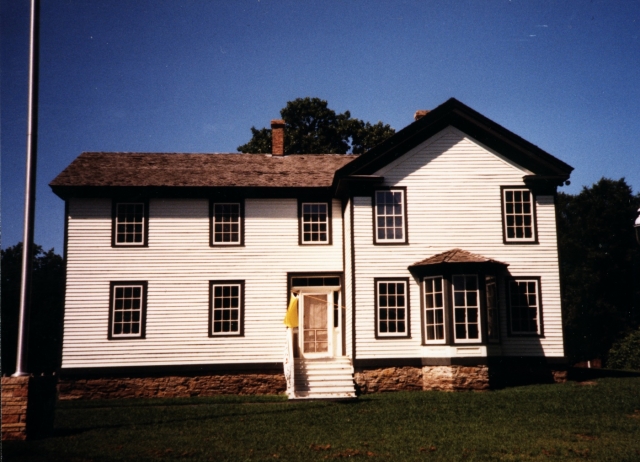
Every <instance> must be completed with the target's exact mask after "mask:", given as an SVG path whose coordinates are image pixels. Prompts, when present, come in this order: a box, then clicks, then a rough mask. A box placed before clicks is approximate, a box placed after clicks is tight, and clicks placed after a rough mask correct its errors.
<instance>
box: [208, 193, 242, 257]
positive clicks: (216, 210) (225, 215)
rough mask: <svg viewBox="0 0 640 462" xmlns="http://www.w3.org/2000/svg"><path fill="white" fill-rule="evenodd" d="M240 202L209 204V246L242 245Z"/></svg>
mask: <svg viewBox="0 0 640 462" xmlns="http://www.w3.org/2000/svg"><path fill="white" fill-rule="evenodd" d="M242 211H243V210H242V203H241V202H212V203H211V245H214V246H218V245H242V244H243V223H242V222H243V216H242Z"/></svg>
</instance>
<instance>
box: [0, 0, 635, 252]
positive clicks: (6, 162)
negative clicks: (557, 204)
mask: <svg viewBox="0 0 640 462" xmlns="http://www.w3.org/2000/svg"><path fill="white" fill-rule="evenodd" d="M0 8H1V9H0V13H1V16H0V21H1V23H0V33H1V34H2V35H1V41H0V52H1V54H0V58H1V63H0V64H1V70H2V74H1V77H0V78H1V86H0V90H1V93H0V111H1V113H0V116H1V126H0V130H1V131H0V135H1V138H2V139H1V149H2V164H1V167H2V173H1V175H2V210H1V213H2V247H3V248H6V247H8V246H10V245H14V244H15V243H17V242H18V241H20V240H21V239H22V220H23V207H24V204H23V201H24V198H23V194H24V191H23V190H24V164H25V149H26V148H25V133H26V126H27V122H26V114H27V66H28V29H29V2H28V0H11V1H9V0H2V3H1V4H0ZM304 96H312V97H320V98H322V99H325V100H327V101H328V102H329V106H330V107H331V108H332V109H334V110H336V111H339V112H343V111H345V110H347V109H348V110H350V111H351V114H352V116H353V117H357V118H359V119H363V120H366V121H370V122H377V121H379V120H381V121H383V122H385V123H388V124H390V125H391V126H393V127H394V128H396V129H401V128H403V127H404V126H406V125H408V124H409V123H411V122H412V121H413V118H412V116H413V113H414V112H415V111H416V110H417V109H430V108H433V107H435V106H437V105H439V104H441V103H443V102H444V101H446V100H447V99H448V98H450V97H455V98H457V99H459V100H460V101H462V102H463V103H465V104H467V105H469V106H471V107H472V108H474V109H476V110H477V111H479V112H480V113H482V114H484V115H486V116H487V117H489V118H490V119H492V120H494V121H495V122H497V123H499V124H501V125H503V126H504V127H506V128H508V129H509V130H511V131H513V132H515V133H517V134H518V135H520V136H522V137H524V138H525V139H527V140H529V141H530V142H532V143H534V144H536V145H538V146H539V147H541V148H542V149H544V150H546V151H547V152H549V153H551V154H553V155H554V156H556V157H558V158H560V159H562V160H563V161H565V162H567V163H569V164H570V165H572V166H573V167H575V171H574V173H573V175H572V178H571V181H572V183H571V186H569V187H564V188H562V189H561V190H562V191H565V192H569V193H577V192H579V191H580V190H581V188H582V187H583V186H589V185H591V184H593V183H594V182H596V181H598V180H599V179H600V178H601V177H603V176H604V177H608V178H613V179H619V178H621V177H625V178H626V179H627V182H628V183H629V184H630V185H631V186H632V187H633V189H634V191H635V192H638V191H640V148H639V146H640V2H638V1H637V0H629V1H624V0H620V1H611V0H607V1H597V0H596V1H590V2H587V1H583V0H580V1H565V0H563V1H520V0H512V1H508V0H488V1H435V0H433V1H425V0H420V1H394V2H391V1H371V0H368V1H365V0H350V1H347V0H342V1H331V0H325V1H304V2H303V1H275V0H259V1H258V0H247V1H234V2H229V1H204V0H197V1H196V0H194V1H188V0H180V1H176V0H91V1H89V0H83V1H80V0H42V10H41V51H40V108H39V152H38V184H37V209H36V231H35V240H36V242H37V243H39V244H41V245H42V246H43V247H44V248H45V249H49V248H51V247H55V249H56V251H57V252H58V253H61V252H62V250H63V224H64V204H63V201H62V200H61V199H59V198H57V197H56V196H55V195H54V194H53V193H52V192H51V190H50V188H49V186H48V183H49V182H50V181H51V180H52V179H53V178H54V177H55V176H56V175H57V174H58V173H60V172H61V171H62V170H63V169H64V168H65V167H66V166H67V165H68V164H69V163H70V162H71V161H72V160H73V159H74V158H75V157H76V156H78V155H79V154H80V153H81V152H83V151H124V152H129V151H137V152H235V151H236V148H237V147H238V146H239V145H241V144H244V143H245V142H247V141H248V140H249V138H250V135H251V133H250V130H249V129H250V127H251V126H256V127H257V128H261V127H264V126H268V124H269V121H270V120H271V119H273V118H278V117H279V111H280V109H281V108H282V107H284V106H285V104H286V102H287V101H290V100H292V99H295V98H297V97H304Z"/></svg>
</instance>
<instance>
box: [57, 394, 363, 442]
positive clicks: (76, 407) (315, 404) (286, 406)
mask: <svg viewBox="0 0 640 462" xmlns="http://www.w3.org/2000/svg"><path fill="white" fill-rule="evenodd" d="M200 399H202V400H205V401H204V402H197V401H196V402H194V400H200ZM185 400H186V402H185V401H182V402H181V401H180V399H179V398H178V399H175V401H173V400H172V402H170V403H167V401H166V400H163V402H162V403H159V402H158V403H153V400H145V401H146V402H144V403H139V402H136V400H122V401H118V402H117V403H113V404H114V405H109V404H110V403H107V402H104V401H103V402H102V403H95V402H94V403H92V402H87V401H83V402H74V403H73V405H71V406H68V405H67V406H65V405H63V406H62V407H61V408H58V410H57V411H58V412H83V411H105V412H109V411H113V412H118V410H119V409H136V408H137V409H141V410H148V411H150V412H154V411H158V410H160V411H170V410H172V408H183V409H184V408H185V407H191V408H193V409H196V410H197V411H199V412H203V411H206V410H207V408H211V413H207V414H203V415H199V416H191V417H184V418H173V419H171V418H166V419H164V418H157V417H154V418H152V419H150V420H147V421H144V420H142V421H140V420H136V422H135V423H134V422H123V423H113V424H97V425H90V426H82V427H77V428H74V427H70V428H55V429H54V431H53V436H54V437H67V436H74V435H79V434H82V433H86V432H90V431H96V430H97V431H100V430H114V429H124V428H127V427H132V426H135V427H142V428H144V427H152V426H157V425H172V424H178V423H189V422H193V423H204V422H206V421H216V420H220V419H225V420H227V419H233V418H238V417H246V416H248V415H250V416H252V417H255V416H260V415H263V416H266V415H273V416H278V417H279V418H287V415H291V414H293V413H296V412H306V411H307V410H309V409H310V408H316V409H317V408H321V407H325V406H328V405H331V404H336V403H337V404H340V405H342V406H354V405H356V406H357V405H360V404H362V401H360V400H357V399H350V400H313V401H300V400H295V401H289V400H278V401H276V400H273V401H263V402H259V401H247V400H242V399H240V400H235V401H233V400H229V401H226V400H224V399H223V400H221V401H216V400H211V399H207V398H185ZM129 401H130V402H129ZM65 404H67V403H65ZM83 404H88V405H85V406H83ZM92 404H98V406H95V405H92ZM229 405H234V406H237V407H240V408H242V407H243V406H248V405H280V408H278V409H269V410H264V411H255V410H253V409H251V410H249V408H246V411H247V412H225V413H223V414H220V415H217V414H215V408H216V407H219V406H224V407H228V406H229ZM239 410H240V409H238V411H239Z"/></svg>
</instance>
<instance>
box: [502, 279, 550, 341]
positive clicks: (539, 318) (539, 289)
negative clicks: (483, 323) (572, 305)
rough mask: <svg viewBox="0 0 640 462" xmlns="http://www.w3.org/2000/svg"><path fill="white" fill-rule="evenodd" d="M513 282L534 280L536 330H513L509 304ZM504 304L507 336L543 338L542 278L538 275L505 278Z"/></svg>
mask: <svg viewBox="0 0 640 462" xmlns="http://www.w3.org/2000/svg"><path fill="white" fill-rule="evenodd" d="M513 282H535V284H536V291H537V292H536V298H537V302H538V306H537V314H536V315H537V325H538V326H537V327H538V329H537V332H533V331H514V330H513V314H512V309H513V307H512V305H511V287H512V286H511V284H512V283H513ZM505 293H506V298H507V300H506V306H507V334H508V336H509V337H539V338H544V322H543V321H544V320H543V314H542V313H543V306H542V278H541V277H540V276H512V277H510V278H508V279H506V287H505Z"/></svg>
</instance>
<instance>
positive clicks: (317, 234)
mask: <svg viewBox="0 0 640 462" xmlns="http://www.w3.org/2000/svg"><path fill="white" fill-rule="evenodd" d="M299 207H300V243H301V244H331V215H330V207H329V203H327V202H300V205H299Z"/></svg>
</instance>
